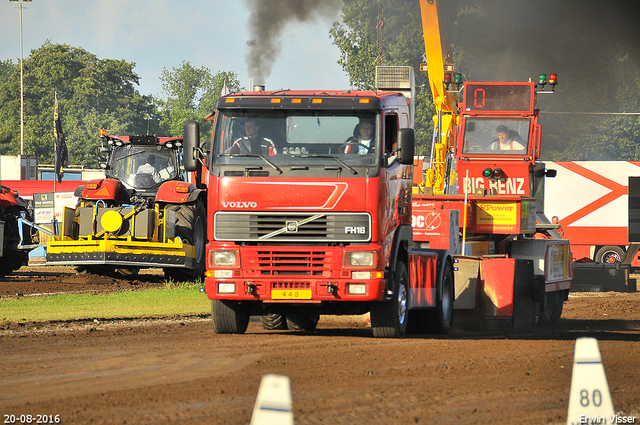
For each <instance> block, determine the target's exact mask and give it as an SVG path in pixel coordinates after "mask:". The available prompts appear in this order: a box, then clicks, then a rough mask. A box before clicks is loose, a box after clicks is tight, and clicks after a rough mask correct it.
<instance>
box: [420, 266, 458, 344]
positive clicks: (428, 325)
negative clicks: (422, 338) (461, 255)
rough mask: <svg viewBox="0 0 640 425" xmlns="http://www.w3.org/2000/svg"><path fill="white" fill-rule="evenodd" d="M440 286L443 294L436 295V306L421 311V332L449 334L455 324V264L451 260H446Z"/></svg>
mask: <svg viewBox="0 0 640 425" xmlns="http://www.w3.org/2000/svg"><path fill="white" fill-rule="evenodd" d="M440 287H441V288H442V294H437V296H436V297H437V300H436V307H435V308H432V309H428V310H420V311H419V313H420V314H419V315H418V324H419V329H420V331H421V332H424V333H436V334H440V335H447V334H448V333H449V330H450V329H451V326H452V325H453V299H454V294H453V292H454V283H453V266H452V265H451V263H450V262H449V261H445V262H444V271H443V273H442V285H441V286H440Z"/></svg>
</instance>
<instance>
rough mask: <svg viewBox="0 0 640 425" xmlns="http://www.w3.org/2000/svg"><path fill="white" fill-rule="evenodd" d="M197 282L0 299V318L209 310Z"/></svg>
mask: <svg viewBox="0 0 640 425" xmlns="http://www.w3.org/2000/svg"><path fill="white" fill-rule="evenodd" d="M200 287H201V285H181V286H173V285H169V284H168V285H167V287H166V288H165V289H147V290H142V291H126V292H113V293H109V294H68V295H52V296H41V297H22V298H18V299H16V298H3V299H0V321H2V322H19V321H23V320H27V321H48V320H77V319H111V318H122V317H147V316H163V315H173V314H202V313H209V312H210V311H211V301H210V300H209V299H208V298H207V296H206V295H205V294H203V293H202V292H200V291H199V289H200Z"/></svg>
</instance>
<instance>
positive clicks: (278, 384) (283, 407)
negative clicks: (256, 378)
mask: <svg viewBox="0 0 640 425" xmlns="http://www.w3.org/2000/svg"><path fill="white" fill-rule="evenodd" d="M251 425H293V402H292V401H291V383H290V381H289V377H288V376H284V375H274V374H269V375H265V376H263V377H262V382H261V383H260V389H259V390H258V397H257V399H256V404H255V406H254V407H253V415H252V416H251Z"/></svg>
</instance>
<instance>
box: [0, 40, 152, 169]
mask: <svg viewBox="0 0 640 425" xmlns="http://www.w3.org/2000/svg"><path fill="white" fill-rule="evenodd" d="M134 66H135V64H134V63H129V62H126V61H124V60H113V59H99V58H97V57H96V56H95V55H93V54H91V53H89V52H87V51H85V50H83V49H81V48H76V47H71V46H69V45H66V44H51V43H50V42H49V41H46V42H45V43H44V44H43V45H42V46H41V47H40V48H38V49H34V50H32V51H31V54H30V57H29V58H27V59H25V60H24V63H23V68H24V103H25V105H24V111H25V154H30V155H36V156H37V157H38V161H39V162H40V163H41V164H43V163H53V107H54V97H55V94H56V92H57V95H58V102H59V107H60V112H61V117H62V127H63V130H64V132H65V136H66V139H67V147H68V149H69V155H70V157H71V160H72V163H73V164H79V165H84V166H87V167H92V168H95V167H97V166H98V160H97V147H98V145H99V143H100V140H99V137H98V132H99V130H100V128H105V129H106V130H107V131H108V132H109V133H110V134H127V135H128V134H142V133H146V132H147V127H150V131H151V132H152V133H153V132H156V131H157V130H158V129H159V120H158V119H157V118H155V119H154V120H152V121H149V120H145V114H149V115H151V116H152V117H157V115H158V114H157V110H156V106H155V105H154V104H153V99H152V98H151V97H150V96H142V95H141V94H140V93H139V92H138V91H137V90H136V89H135V85H137V84H138V80H139V77H138V75H137V74H136V73H135V72H134V71H133V68H134ZM4 68H5V65H3V66H0V69H4ZM19 111H20V76H19V73H15V72H14V73H12V74H11V75H9V77H8V80H7V82H6V83H5V84H4V85H2V86H0V154H3V155H16V154H18V153H19V140H20V112H19Z"/></svg>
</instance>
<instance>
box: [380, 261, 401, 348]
mask: <svg viewBox="0 0 640 425" xmlns="http://www.w3.org/2000/svg"><path fill="white" fill-rule="evenodd" d="M408 277H409V275H408V274H407V267H406V266H405V264H404V263H403V262H398V264H397V265H396V272H395V273H394V275H393V296H392V299H391V300H388V301H377V302H372V303H371V329H372V330H373V336H374V337H376V338H402V337H403V336H404V334H405V333H406V331H407V323H408V322H409V320H408V319H409V314H408V313H409V311H408V309H407V308H408V301H409V299H408V297H409V293H408V288H407V285H408Z"/></svg>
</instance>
